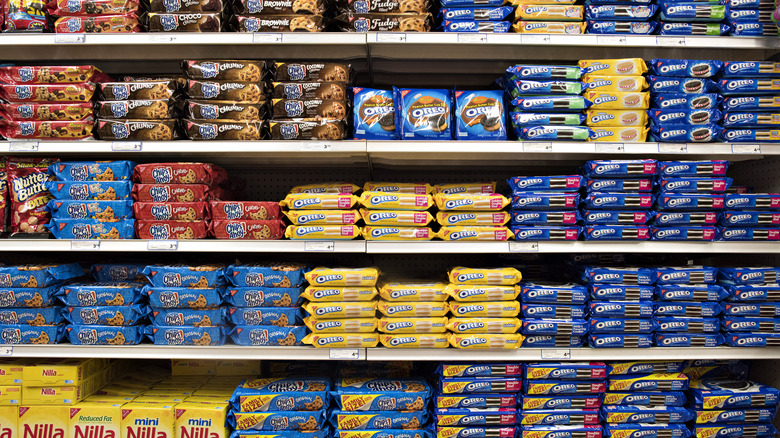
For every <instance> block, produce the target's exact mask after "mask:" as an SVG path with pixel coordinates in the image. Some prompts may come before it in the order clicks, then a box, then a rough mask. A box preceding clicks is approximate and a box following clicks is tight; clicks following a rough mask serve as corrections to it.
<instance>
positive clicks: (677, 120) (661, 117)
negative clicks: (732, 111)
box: [647, 109, 722, 125]
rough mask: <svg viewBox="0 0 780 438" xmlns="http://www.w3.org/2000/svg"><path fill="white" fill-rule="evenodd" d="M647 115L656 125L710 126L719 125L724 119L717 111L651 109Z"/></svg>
mask: <svg viewBox="0 0 780 438" xmlns="http://www.w3.org/2000/svg"><path fill="white" fill-rule="evenodd" d="M647 115H648V116H649V117H650V121H651V122H652V123H653V124H654V125H664V124H669V125H709V124H716V123H718V122H719V121H720V120H721V117H722V115H721V113H720V111H718V110H716V109H708V110H689V109H679V110H674V109H663V110H658V109H650V110H647Z"/></svg>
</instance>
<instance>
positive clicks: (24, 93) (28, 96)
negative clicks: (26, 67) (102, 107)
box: [0, 83, 95, 103]
mask: <svg viewBox="0 0 780 438" xmlns="http://www.w3.org/2000/svg"><path fill="white" fill-rule="evenodd" d="M93 94H95V86H94V85H92V84H88V83H81V84H32V85H6V84H3V85H0V98H2V99H4V100H6V101H8V102H11V103H14V102H89V100H90V99H92V95H93Z"/></svg>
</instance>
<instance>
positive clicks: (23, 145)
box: [8, 141, 38, 152]
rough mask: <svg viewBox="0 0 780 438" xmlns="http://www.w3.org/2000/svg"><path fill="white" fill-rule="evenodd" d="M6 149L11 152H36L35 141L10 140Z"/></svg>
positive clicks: (36, 143) (36, 145)
mask: <svg viewBox="0 0 780 438" xmlns="http://www.w3.org/2000/svg"><path fill="white" fill-rule="evenodd" d="M8 150H9V151H11V152H37V151H38V142H37V141H12V142H10V143H9V145H8Z"/></svg>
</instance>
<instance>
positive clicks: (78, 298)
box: [57, 282, 143, 307]
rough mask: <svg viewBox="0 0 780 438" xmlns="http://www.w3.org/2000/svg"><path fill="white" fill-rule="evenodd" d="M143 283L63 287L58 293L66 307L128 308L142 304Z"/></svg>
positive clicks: (110, 283) (109, 283)
mask: <svg viewBox="0 0 780 438" xmlns="http://www.w3.org/2000/svg"><path fill="white" fill-rule="evenodd" d="M142 287H143V284H141V283H123V282H107V283H82V284H68V285H65V286H62V287H61V288H60V290H59V292H58V293H57V296H58V297H59V299H60V300H61V301H62V302H63V303H64V304H65V305H66V306H73V307H82V306H127V305H130V304H136V303H139V302H141V297H142V293H141V288H142Z"/></svg>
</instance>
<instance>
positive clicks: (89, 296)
mask: <svg viewBox="0 0 780 438" xmlns="http://www.w3.org/2000/svg"><path fill="white" fill-rule="evenodd" d="M76 301H77V302H78V303H79V306H94V305H96V304H97V296H95V291H93V290H85V291H82V292H76Z"/></svg>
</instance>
